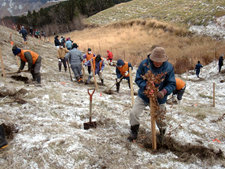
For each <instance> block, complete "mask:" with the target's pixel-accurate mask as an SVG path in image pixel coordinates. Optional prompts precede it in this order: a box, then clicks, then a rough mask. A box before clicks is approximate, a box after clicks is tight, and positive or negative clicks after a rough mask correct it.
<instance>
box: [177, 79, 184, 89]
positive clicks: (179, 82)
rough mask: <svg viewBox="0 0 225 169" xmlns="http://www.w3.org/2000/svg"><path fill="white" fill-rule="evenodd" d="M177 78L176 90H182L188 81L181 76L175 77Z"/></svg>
mask: <svg viewBox="0 0 225 169" xmlns="http://www.w3.org/2000/svg"><path fill="white" fill-rule="evenodd" d="M175 79H176V90H181V89H183V88H184V86H185V85H186V83H185V82H184V81H183V80H181V79H179V78H175Z"/></svg>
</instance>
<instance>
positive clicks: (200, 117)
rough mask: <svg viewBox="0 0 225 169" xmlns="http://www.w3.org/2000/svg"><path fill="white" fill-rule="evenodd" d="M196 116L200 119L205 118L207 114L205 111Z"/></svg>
mask: <svg viewBox="0 0 225 169" xmlns="http://www.w3.org/2000/svg"><path fill="white" fill-rule="evenodd" d="M195 117H196V118H197V119H199V120H204V119H205V118H206V115H205V114H203V113H198V114H197V115H196V116H195Z"/></svg>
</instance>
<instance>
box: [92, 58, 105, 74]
mask: <svg viewBox="0 0 225 169" xmlns="http://www.w3.org/2000/svg"><path fill="white" fill-rule="evenodd" d="M95 59H96V57H94V58H93V69H94V72H95ZM102 62H103V59H102V58H101V61H100V65H99V70H101V69H102Z"/></svg>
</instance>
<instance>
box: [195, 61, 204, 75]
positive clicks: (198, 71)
mask: <svg viewBox="0 0 225 169" xmlns="http://www.w3.org/2000/svg"><path fill="white" fill-rule="evenodd" d="M202 67H203V66H202V65H201V64H200V63H198V64H197V65H195V70H196V74H199V73H200V69H201V68H202Z"/></svg>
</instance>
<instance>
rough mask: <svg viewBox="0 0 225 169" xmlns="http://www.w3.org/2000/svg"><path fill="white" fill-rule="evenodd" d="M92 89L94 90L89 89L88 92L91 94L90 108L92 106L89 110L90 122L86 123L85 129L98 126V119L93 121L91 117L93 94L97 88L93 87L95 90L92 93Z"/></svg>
mask: <svg viewBox="0 0 225 169" xmlns="http://www.w3.org/2000/svg"><path fill="white" fill-rule="evenodd" d="M90 90H92V89H88V94H89V96H90V104H89V108H90V111H89V122H87V123H84V129H85V130H88V129H90V128H96V126H97V123H96V121H92V120H91V117H92V96H93V94H94V92H95V89H93V92H92V93H90V92H89V91H90Z"/></svg>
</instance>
